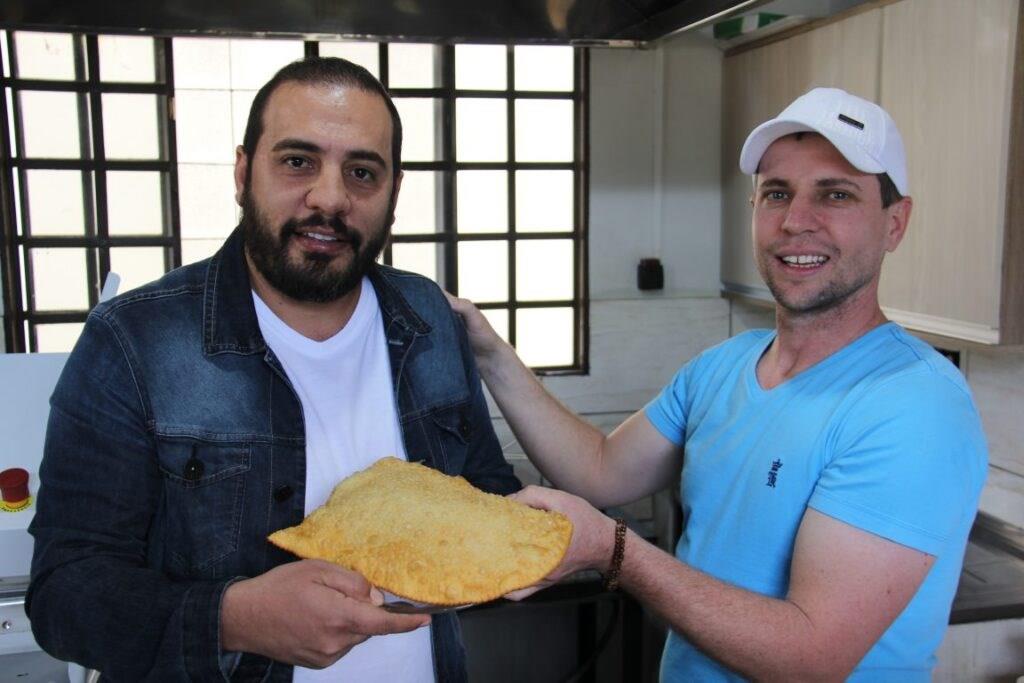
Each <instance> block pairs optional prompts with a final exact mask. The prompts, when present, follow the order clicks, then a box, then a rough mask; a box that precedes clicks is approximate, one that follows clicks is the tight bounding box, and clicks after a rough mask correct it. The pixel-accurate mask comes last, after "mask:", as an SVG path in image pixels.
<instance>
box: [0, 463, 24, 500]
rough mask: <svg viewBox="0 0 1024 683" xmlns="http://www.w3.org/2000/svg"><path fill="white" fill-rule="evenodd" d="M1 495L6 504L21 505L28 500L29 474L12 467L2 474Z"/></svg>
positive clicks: (0, 481)
mask: <svg viewBox="0 0 1024 683" xmlns="http://www.w3.org/2000/svg"><path fill="white" fill-rule="evenodd" d="M0 493H2V494H3V499H4V502H5V503H20V502H22V501H24V500H27V499H28V472H27V471H25V470H23V469H21V468H20V467H12V468H11V469H9V470H4V471H3V472H0Z"/></svg>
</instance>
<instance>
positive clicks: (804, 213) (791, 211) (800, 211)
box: [782, 197, 820, 233]
mask: <svg viewBox="0 0 1024 683" xmlns="http://www.w3.org/2000/svg"><path fill="white" fill-rule="evenodd" d="M819 225H820V223H819V221H818V216H817V212H816V211H815V210H814V205H813V203H812V202H810V201H808V200H805V199H801V198H799V197H794V198H793V199H792V200H791V201H790V202H789V206H787V207H786V215H785V216H784V217H783V220H782V229H783V230H785V231H786V232H791V233H797V232H808V231H813V230H817V229H818V227H819Z"/></svg>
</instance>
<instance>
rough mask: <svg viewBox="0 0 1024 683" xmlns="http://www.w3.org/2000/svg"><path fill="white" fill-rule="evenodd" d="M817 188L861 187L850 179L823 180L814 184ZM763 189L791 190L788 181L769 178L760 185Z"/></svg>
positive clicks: (857, 188) (858, 188)
mask: <svg viewBox="0 0 1024 683" xmlns="http://www.w3.org/2000/svg"><path fill="white" fill-rule="evenodd" d="M814 186H815V187H819V188H831V187H852V188H854V189H856V190H860V189H861V187H860V185H858V184H857V183H855V182H853V181H852V180H849V179H848V178H821V179H819V180H817V181H815V183H814ZM759 187H761V188H769V189H770V188H789V187H790V184H789V181H788V180H783V179H782V178H768V179H767V180H765V181H764V182H762V183H761V184H760V186H759Z"/></svg>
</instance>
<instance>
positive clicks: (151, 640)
mask: <svg viewBox="0 0 1024 683" xmlns="http://www.w3.org/2000/svg"><path fill="white" fill-rule="evenodd" d="M370 278H371V282H372V283H373V286H374V289H375V291H376V293H377V298H378V300H379V302H380V307H381V312H382V314H383V320H384V328H385V334H386V336H387V341H388V349H389V353H390V360H391V371H392V378H393V382H394V388H395V392H396V398H397V406H398V411H399V418H400V422H401V428H402V434H403V438H404V442H405V448H406V452H407V453H408V455H409V458H410V460H417V461H421V462H424V464H426V465H429V466H430V467H434V468H436V469H438V470H440V471H442V472H444V473H446V474H449V475H461V476H463V477H465V478H466V479H468V480H469V481H470V482H472V483H473V484H475V485H476V486H477V487H479V488H481V489H484V490H486V491H490V492H494V493H500V494H506V493H511V492H513V491H515V490H517V489H518V488H519V486H520V484H519V482H518V480H517V479H516V478H515V476H514V475H513V474H512V468H511V467H510V466H509V465H508V464H507V463H506V462H505V460H504V458H503V457H502V454H501V449H500V446H499V444H498V441H497V439H496V437H495V435H494V431H493V429H492V427H491V422H490V417H489V415H488V411H487V405H486V403H485V401H484V397H483V393H482V389H481V385H480V379H479V376H478V374H477V370H476V366H475V364H474V361H473V358H472V354H471V351H470V349H469V345H468V342H467V338H466V333H465V330H464V328H463V327H462V325H461V323H460V321H459V320H458V318H457V317H456V316H455V315H453V313H452V311H451V310H450V308H449V306H448V303H447V301H446V300H445V299H444V297H443V296H442V294H441V292H440V290H439V289H438V287H437V285H435V284H434V283H433V282H431V281H429V280H427V279H425V278H422V277H419V276H417V275H412V274H409V273H403V272H400V271H397V270H394V269H391V268H387V267H384V266H375V267H374V268H373V269H372V272H371V273H370ZM50 406H51V410H50V421H49V425H48V429H47V435H46V446H45V452H44V457H43V462H42V465H41V467H40V491H39V496H38V504H37V509H36V514H35V518H34V519H33V521H32V524H31V527H30V531H31V533H32V534H33V536H34V537H35V553H34V556H33V559H32V576H31V584H30V587H29V591H28V595H27V597H26V610H27V612H28V614H29V618H30V619H31V623H32V631H33V633H34V635H35V637H36V640H37V641H38V642H39V644H40V645H41V646H42V647H43V649H44V650H46V651H47V652H49V653H50V654H51V655H53V656H55V657H57V658H59V659H63V660H67V661H74V662H78V663H80V664H82V665H85V666H87V667H90V668H93V669H98V670H99V671H101V672H102V673H103V675H104V677H105V678H109V679H110V680H121V681H141V680H153V681H181V680H190V679H191V680H198V681H206V680H225V675H224V674H223V673H222V671H221V669H220V666H219V660H220V654H221V652H220V645H219V615H220V601H221V597H222V596H223V594H224V590H225V589H226V588H227V586H228V585H229V584H230V583H231V582H232V581H235V580H238V579H239V578H243V577H251V576H256V575H259V574H262V573H264V572H266V571H268V570H269V569H271V568H273V567H275V566H277V565H280V564H282V563H284V562H289V561H292V560H294V559H295V558H294V557H293V556H291V555H289V554H287V553H286V552H284V551H282V550H279V549H277V548H275V547H274V546H272V545H271V544H270V543H268V542H267V540H266V538H267V535H268V534H270V533H271V532H273V531H276V530H277V529H281V528H283V527H287V526H292V525H295V524H298V523H300V522H301V521H302V519H303V517H304V515H303V506H304V498H305V480H306V470H305V467H306V461H305V435H304V429H303V418H302V409H301V405H300V403H299V400H298V398H297V396H296V395H295V392H294V391H293V389H292V387H291V384H290V382H289V381H288V377H287V376H286V374H285V372H284V370H283V368H282V367H281V364H280V363H279V362H278V361H277V359H276V358H275V357H274V354H273V353H272V352H271V350H270V349H269V348H268V347H267V345H266V343H265V342H264V340H263V338H262V336H261V334H260V330H259V325H258V323H257V320H256V313H255V310H254V308H253V303H252V295H251V290H250V283H249V276H248V271H247V269H246V264H245V260H244V257H243V250H242V239H241V234H240V232H239V231H238V230H236V231H235V232H234V233H233V234H232V235H231V237H230V238H228V240H227V242H226V243H225V245H224V246H223V247H222V248H221V250H220V251H219V252H217V254H215V255H214V256H213V257H212V258H210V259H208V260H206V261H202V262H200V263H196V264H193V265H190V266H186V267H184V268H179V269H177V270H174V271H172V272H170V273H168V274H167V275H165V276H164V277H163V278H162V279H160V280H158V281H157V282H155V283H152V284H149V285H146V286H144V287H142V288H140V289H136V290H133V291H130V292H127V293H125V294H124V295H122V296H120V297H117V298H115V299H113V300H111V301H108V302H105V303H102V304H100V305H98V306H97V307H96V308H95V309H94V310H93V311H92V312H91V313H90V315H89V317H88V320H87V322H86V324H85V327H84V330H83V332H82V335H81V337H80V339H79V341H78V343H77V344H76V346H75V349H74V351H73V352H72V353H71V356H70V358H69V359H68V361H67V365H66V366H65V368H64V371H63V374H62V375H61V378H60V380H59V382H58V384H57V387H56V389H55V391H54V394H53V397H52V398H51V401H50ZM431 635H432V641H433V651H434V669H435V674H436V677H437V680H438V681H439V682H446V681H462V680H465V678H466V672H465V653H464V650H463V647H462V644H461V634H460V631H459V625H458V620H457V618H456V617H454V615H452V614H450V613H449V614H445V615H437V616H435V618H434V620H433V623H432V625H431ZM291 676H292V668H291V667H290V666H286V665H283V664H281V663H279V662H271V661H270V660H269V659H266V658H263V657H259V656H256V655H252V654H245V655H243V656H242V658H241V659H240V660H239V662H238V665H237V666H236V667H235V669H234V673H233V675H232V676H231V680H267V681H290V680H291Z"/></svg>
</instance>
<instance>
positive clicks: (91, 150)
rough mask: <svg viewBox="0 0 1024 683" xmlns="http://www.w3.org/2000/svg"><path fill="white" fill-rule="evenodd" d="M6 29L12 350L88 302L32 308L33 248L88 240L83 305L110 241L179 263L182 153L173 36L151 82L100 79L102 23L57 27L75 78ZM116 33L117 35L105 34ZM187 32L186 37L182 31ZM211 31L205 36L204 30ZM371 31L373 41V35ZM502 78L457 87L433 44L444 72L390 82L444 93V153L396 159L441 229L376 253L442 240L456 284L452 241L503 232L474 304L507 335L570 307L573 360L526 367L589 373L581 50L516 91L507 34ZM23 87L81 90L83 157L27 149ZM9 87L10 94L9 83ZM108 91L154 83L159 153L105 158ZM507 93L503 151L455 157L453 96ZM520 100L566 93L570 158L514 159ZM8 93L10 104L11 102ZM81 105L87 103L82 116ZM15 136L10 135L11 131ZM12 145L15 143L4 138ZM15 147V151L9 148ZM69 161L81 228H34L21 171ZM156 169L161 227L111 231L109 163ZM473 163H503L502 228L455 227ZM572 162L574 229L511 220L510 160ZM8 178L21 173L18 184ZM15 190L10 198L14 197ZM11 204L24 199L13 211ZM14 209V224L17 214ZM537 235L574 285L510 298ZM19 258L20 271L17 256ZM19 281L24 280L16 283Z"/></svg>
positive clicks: (383, 69) (145, 90) (560, 166)
mask: <svg viewBox="0 0 1024 683" xmlns="http://www.w3.org/2000/svg"><path fill="white" fill-rule="evenodd" d="M16 32H22V31H15V30H14V29H7V30H6V36H5V39H6V47H7V56H8V61H9V64H8V66H9V69H10V71H9V72H10V74H11V75H10V76H4V75H3V72H2V68H3V64H2V61H3V57H2V55H0V86H2V87H3V89H4V95H3V96H2V97H0V126H2V127H3V134H2V135H0V221H2V225H0V230H2V232H3V240H2V245H0V268H2V270H3V300H4V336H5V341H6V345H7V346H6V349H7V351H8V352H25V351H29V350H33V351H34V350H36V349H37V348H38V342H37V334H36V330H37V326H39V325H45V324H50V323H67V322H72V323H80V322H84V320H85V319H86V316H87V315H88V310H84V311H82V310H65V311H39V310H37V309H36V307H35V296H34V292H33V291H31V290H32V284H31V283H32V258H31V251H32V250H33V249H38V248H46V247H56V248H60V247H79V248H84V249H85V254H86V261H87V263H86V273H87V278H88V284H87V287H88V303H89V308H90V309H91V308H92V307H93V306H95V305H96V303H97V301H98V300H99V295H100V288H101V287H102V283H103V280H104V279H105V278H106V275H107V273H108V272H109V270H110V249H111V248H112V247H132V246H135V247H141V246H149V247H161V248H162V249H163V250H164V269H165V271H166V270H170V269H171V268H175V267H178V266H180V265H181V254H182V249H181V247H182V244H181V241H182V237H181V225H180V216H179V201H178V160H177V141H176V133H175V125H176V123H175V119H174V102H175V99H174V98H175V89H174V57H173V38H174V37H176V36H171V35H154V36H151V37H152V38H153V48H154V61H155V64H154V67H155V71H154V76H155V78H154V81H153V82H152V83H122V82H109V81H102V80H101V79H100V70H99V48H98V44H99V36H100V35H108V34H106V33H102V34H98V33H80V32H69V31H60V33H64V34H67V35H70V36H71V39H72V44H73V50H74V57H75V80H73V81H68V80H39V79H25V78H21V77H19V75H18V71H17V51H16V47H15V33H16ZM111 35H113V34H111ZM189 37H194V36H189ZM211 37H213V36H211ZM217 37H224V38H251V37H257V38H267V39H273V38H275V37H281V38H291V39H294V37H290V36H255V35H246V34H240V35H230V36H217ZM375 42H376V41H375ZM391 44H393V43H389V42H383V41H380V42H377V50H378V64H379V69H378V71H379V78H380V80H381V82H382V83H383V84H384V86H385V87H388V81H389V68H388V66H389V65H388V57H389V50H388V48H389V46H390V45H391ZM303 45H304V54H305V55H306V56H314V55H317V54H319V45H320V41H318V40H317V41H310V40H304V41H303ZM504 47H505V50H506V84H505V88H504V90H467V89H457V88H456V87H455V46H454V45H452V44H435V49H436V50H437V53H436V54H437V55H438V60H437V64H438V67H439V69H440V79H439V81H440V83H439V85H438V86H437V87H431V88H394V89H392V90H391V91H390V92H391V93H392V96H393V98H394V99H395V100H396V101H397V100H399V99H401V98H403V97H419V98H431V99H434V100H437V101H439V102H440V107H441V116H440V118H439V120H438V123H437V125H438V127H439V128H440V130H439V131H437V132H438V136H439V137H438V139H439V141H440V145H439V147H440V153H439V154H438V155H437V159H436V160H434V161H404V162H403V164H402V168H403V170H406V171H433V172H436V173H438V174H439V179H440V189H439V195H440V197H441V198H440V211H439V216H441V217H442V220H441V221H440V223H441V224H440V225H439V226H438V230H437V231H436V232H431V233H417V234H392V237H391V239H390V240H389V242H388V244H387V246H386V247H385V250H384V254H383V261H384V263H386V264H390V263H391V261H392V245H393V244H415V243H432V244H438V245H439V248H440V249H441V250H442V255H443V269H441V270H439V271H438V279H439V280H441V284H442V286H447V287H448V288H449V289H450V290H451V291H452V292H453V293H456V294H457V293H458V246H459V244H460V243H463V242H472V241H484V240H486V241H503V242H505V243H506V244H507V245H508V257H507V258H508V274H507V277H508V283H507V287H508V290H507V291H508V294H507V300H506V301H502V302H496V303H481V304H480V308H481V309H484V310H487V309H504V310H507V311H508V331H509V342H510V343H512V344H513V345H514V344H515V342H516V340H517V323H516V317H517V316H516V314H517V312H518V311H520V310H524V309H536V308H553V307H558V308H571V309H572V312H573V349H572V358H573V362H572V363H570V364H568V365H563V366H545V367H541V368H534V371H535V372H537V373H538V374H544V375H561V374H571V375H572V374H587V373H588V372H589V303H590V302H589V278H588V258H587V256H588V254H587V243H588V239H587V237H588V223H589V221H588V205H589V125H588V124H589V111H588V104H589V52H588V50H587V49H586V48H573V71H574V74H573V76H574V87H573V90H572V91H530V90H516V89H515V81H514V69H515V60H514V51H515V46H514V45H511V44H509V45H505V46H504ZM24 91H55V92H73V93H76V94H77V95H78V118H79V129H80V141H81V146H82V150H81V156H80V157H79V158H75V159H42V158H28V159H26V158H25V156H24V147H25V145H24V142H25V141H24V127H23V125H22V121H21V103H20V98H19V95H20V93H21V92H24ZM8 92H9V93H10V98H9V100H8V97H7V93H8ZM107 93H131V94H151V95H154V96H156V97H157V102H158V127H157V132H158V137H159V141H158V144H159V158H158V159H156V160H109V159H107V158H106V157H105V153H104V139H103V134H104V131H103V110H102V106H103V105H102V96H103V95H104V94H107ZM479 97H486V98H489V99H504V100H505V102H506V112H507V113H506V123H505V125H506V135H507V149H508V155H507V157H506V160H505V161H501V162H466V161H457V159H456V150H455V131H456V120H455V119H456V101H457V99H460V98H479ZM518 100H563V101H564V100H571V101H572V103H573V127H574V140H573V159H572V160H571V161H566V162H521V161H515V160H514V150H515V132H516V131H515V104H516V101H518ZM8 101H10V103H12V104H13V111H11V110H10V109H9V107H8ZM83 112H87V115H84V114H83ZM12 130H13V132H14V139H13V140H12V139H10V131H12ZM9 145H13V147H14V149H11V148H9ZM14 152H16V154H15V153H14ZM35 169H44V170H74V171H78V172H79V173H81V175H82V182H83V208H84V211H83V215H84V234H83V235H75V236H38V235H33V234H32V231H31V222H30V219H29V216H28V211H27V207H28V205H29V198H28V185H27V171H29V170H35ZM119 170H128V171H156V172H159V173H160V178H161V194H162V196H163V206H162V207H161V210H162V213H163V233H162V234H161V235H146V236H124V235H110V234H109V225H108V215H107V192H106V180H107V178H106V174H107V173H108V172H110V171H119ZM470 170H498V171H504V172H505V175H506V178H507V183H508V187H507V189H508V193H507V194H508V196H507V201H508V207H507V212H508V229H507V230H506V231H502V232H486V233H485V232H479V233H476V232H474V233H460V232H458V226H457V219H458V217H457V203H456V199H457V191H458V188H457V173H458V172H459V171H470ZM528 170H569V171H571V172H572V173H573V225H572V228H571V231H552V232H534V231H530V232H519V231H517V229H516V194H515V189H516V171H528ZM15 178H17V184H16V185H15V182H14V181H15ZM15 192H17V193H18V201H17V202H16V201H15ZM16 204H18V205H20V206H21V207H22V208H23V215H20V216H19V215H18V214H17V209H16ZM19 220H20V227H19V224H18V221H19ZM538 239H561V240H571V242H572V253H573V273H572V283H573V295H572V298H571V299H559V300H550V299H549V300H531V301H519V300H517V298H516V245H517V244H518V243H519V242H522V241H529V240H538ZM23 265H24V270H23V267H22V266H23ZM23 284H24V287H23ZM25 289H28V290H29V291H24V290H25Z"/></svg>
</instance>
